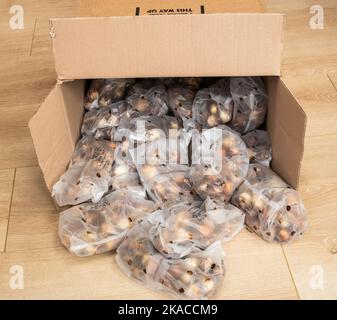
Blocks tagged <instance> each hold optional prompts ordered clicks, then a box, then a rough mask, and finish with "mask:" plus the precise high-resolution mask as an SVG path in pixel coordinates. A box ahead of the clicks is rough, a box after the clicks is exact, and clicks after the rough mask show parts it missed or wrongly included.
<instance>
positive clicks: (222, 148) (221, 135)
mask: <svg viewBox="0 0 337 320" xmlns="http://www.w3.org/2000/svg"><path fill="white" fill-rule="evenodd" d="M212 137H213V138H212ZM215 138H216V139H215ZM212 139H213V140H214V139H215V140H214V142H213V141H212ZM206 141H209V143H206ZM192 152H193V154H192V156H193V159H192V166H191V170H190V177H191V181H192V184H193V186H194V189H195V190H196V192H197V193H198V194H199V196H200V197H201V198H202V199H206V198H207V197H210V198H211V199H217V200H221V201H226V202H227V201H228V200H229V199H230V197H231V195H232V194H233V192H234V190H235V188H236V187H237V186H238V185H239V184H240V183H241V182H242V181H243V179H244V178H245V176H246V174H247V172H248V165H249V159H248V153H247V148H246V146H245V143H244V142H243V141H242V139H241V138H240V137H239V135H238V134H237V133H235V132H234V131H232V130H231V129H229V128H227V127H226V126H221V127H217V128H212V129H208V130H205V131H204V132H203V136H202V138H201V143H200V144H199V145H198V146H196V147H195V148H193V150H192ZM196 157H199V160H198V159H197V158H196ZM198 161H199V163H198Z"/></svg>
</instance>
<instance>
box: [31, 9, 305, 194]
mask: <svg viewBox="0 0 337 320" xmlns="http://www.w3.org/2000/svg"><path fill="white" fill-rule="evenodd" d="M179 3H180V4H181V2H179ZM184 7H185V6H184V5H180V6H179V8H184ZM202 7H203V6H202ZM202 7H200V8H201V10H200V11H201V13H197V14H195V13H193V12H196V9H195V8H194V9H193V10H194V11H193V10H192V11H191V12H192V14H191V12H180V11H179V10H178V11H177V9H174V10H175V11H174V13H175V14H166V15H153V12H154V11H151V10H154V9H148V10H144V12H145V14H146V13H148V14H147V15H144V16H134V14H135V12H136V14H139V13H142V12H140V10H139V7H138V9H136V8H132V10H135V11H133V12H134V13H131V11H127V10H126V9H125V8H124V7H123V8H119V9H118V7H117V9H116V8H115V9H116V10H117V11H116V14H115V15H114V16H111V17H99V18H70V19H52V20H51V29H50V35H51V38H52V41H53V48H54V58H55V68H56V72H57V76H58V79H57V80H58V81H57V84H56V85H55V87H54V88H53V89H52V91H51V92H50V93H49V95H48V97H47V98H46V100H45V101H44V102H43V104H42V105H41V107H40V108H39V110H38V111H37V113H36V114H35V115H34V116H33V117H32V119H31V120H30V122H29V127H30V131H31V135H32V138H33V142H34V146H35V150H36V153H37V157H38V161H39V165H40V167H41V170H42V172H43V175H44V179H45V181H46V185H47V187H48V189H49V190H51V188H52V186H53V184H54V183H55V182H56V181H57V180H58V179H59V177H60V176H61V175H62V174H63V173H64V171H65V170H66V169H67V166H68V163H69V160H70V158H71V155H72V153H73V150H74V147H75V144H76V141H77V140H78V138H79V135H80V127H81V123H82V117H83V113H84V108H83V98H84V94H85V82H86V81H85V79H92V78H137V77H183V76H198V77H203V76H249V75H259V76H263V77H264V80H265V83H266V86H267V90H268V94H269V109H268V116H267V130H268V132H269V134H270V136H271V140H272V146H273V160H272V169H273V170H274V171H276V172H277V173H278V174H279V175H280V176H281V177H282V178H283V179H284V180H286V181H287V182H288V183H289V184H290V185H291V186H293V187H294V188H296V189H297V188H298V187H299V181H300V179H299V178H300V172H301V170H300V168H301V161H302V157H303V151H304V150H303V149H304V137H305V127H306V115H305V113H304V112H303V110H302V108H301V106H300V105H299V104H298V103H297V101H296V100H295V98H294V97H293V96H292V94H291V92H290V91H289V90H288V88H287V87H286V85H285V84H284V82H283V81H282V78H281V77H280V66H281V53H282V41H283V20H284V17H283V15H281V14H265V13H240V14H236V13H217V12H221V8H216V6H214V5H213V7H212V14H208V13H205V14H203V12H205V9H206V8H202ZM156 12H158V10H157V11H156ZM206 12H207V10H206ZM176 13H183V14H176ZM123 14H126V15H123ZM132 15H133V16H132Z"/></svg>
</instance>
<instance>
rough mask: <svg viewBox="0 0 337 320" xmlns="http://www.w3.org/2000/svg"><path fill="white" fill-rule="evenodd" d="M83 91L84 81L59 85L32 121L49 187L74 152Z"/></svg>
mask: <svg viewBox="0 0 337 320" xmlns="http://www.w3.org/2000/svg"><path fill="white" fill-rule="evenodd" d="M83 91H84V89H83V81H80V82H69V83H65V84H63V85H62V87H61V86H60V85H56V86H55V87H54V89H53V90H52V91H51V92H50V93H49V95H48V97H47V98H46V100H45V101H44V102H43V103H42V105H41V107H40V108H39V110H38V111H37V112H36V113H35V115H34V116H33V117H32V118H31V119H30V121H29V129H30V132H31V136H32V138H33V142H34V146H35V151H36V155H37V158H38V162H39V166H40V168H41V170H42V172H43V175H44V178H45V181H46V185H47V187H48V189H49V190H50V189H51V187H52V186H53V184H54V183H55V182H56V181H57V179H58V178H59V177H60V176H61V174H63V172H64V171H65V170H66V168H67V166H68V164H69V160H70V157H71V155H72V153H73V150H74V146H75V143H76V141H77V138H78V134H79V127H80V125H81V119H82V114H83V104H82V101H83ZM78 101H80V103H76V102H78ZM66 104H71V106H69V105H66ZM70 125H71V126H70Z"/></svg>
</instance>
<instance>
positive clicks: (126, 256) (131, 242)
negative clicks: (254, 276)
mask: <svg viewBox="0 0 337 320" xmlns="http://www.w3.org/2000/svg"><path fill="white" fill-rule="evenodd" d="M160 218H161V217H160V213H159V215H158V214H157V212H155V213H153V214H150V215H147V216H146V217H145V218H143V219H140V220H138V221H137V223H136V224H135V225H134V227H133V228H132V229H131V230H130V231H129V232H128V235H127V237H126V239H125V240H124V241H123V242H122V244H121V245H120V246H119V247H118V249H117V255H116V261H117V264H118V266H119V267H120V268H121V270H122V271H123V272H124V273H125V274H127V275H128V276H129V277H132V278H133V279H136V280H137V281H139V282H141V283H142V284H143V285H145V286H147V287H149V288H151V289H155V290H160V291H165V292H168V293H170V294H171V295H173V296H175V297H179V298H183V299H206V298H210V297H212V296H213V295H214V294H215V293H216V291H217V290H218V289H219V287H220V286H221V284H222V281H223V278H224V274H225V269H224V261H223V256H224V254H223V250H222V245H221V242H220V241H216V242H213V243H212V244H211V245H210V246H209V247H208V248H207V249H206V250H201V249H198V248H195V250H193V251H192V252H190V253H189V254H187V255H186V256H184V259H168V258H166V257H164V256H163V255H162V254H161V253H160V252H159V251H158V250H157V249H156V248H155V247H154V245H153V243H152V241H151V239H150V237H149V235H150V230H151V229H152V228H153V227H154V226H155V225H156V224H157V223H158V222H159V221H158V219H160Z"/></svg>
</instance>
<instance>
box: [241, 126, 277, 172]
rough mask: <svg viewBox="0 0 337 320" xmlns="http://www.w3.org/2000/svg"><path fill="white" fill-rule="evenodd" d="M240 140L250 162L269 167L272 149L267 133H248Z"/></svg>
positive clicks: (262, 131)
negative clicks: (245, 148) (245, 147)
mask: <svg viewBox="0 0 337 320" xmlns="http://www.w3.org/2000/svg"><path fill="white" fill-rule="evenodd" d="M242 140H243V141H244V142H245V143H246V146H247V150H248V155H249V160H250V162H257V163H260V164H262V165H264V166H269V164H270V161H271V159H272V149H271V141H270V138H269V135H268V132H267V131H264V130H253V131H250V132H248V133H247V134H245V135H244V136H242Z"/></svg>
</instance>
